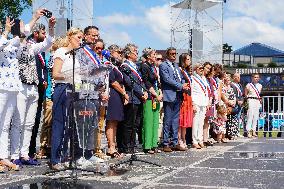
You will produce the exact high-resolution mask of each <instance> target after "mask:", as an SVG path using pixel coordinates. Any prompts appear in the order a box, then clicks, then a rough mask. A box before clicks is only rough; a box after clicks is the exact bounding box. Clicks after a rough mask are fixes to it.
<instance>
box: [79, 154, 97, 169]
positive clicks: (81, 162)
mask: <svg viewBox="0 0 284 189" xmlns="http://www.w3.org/2000/svg"><path fill="white" fill-rule="evenodd" d="M76 162H77V165H78V167H80V168H83V169H85V168H88V167H92V166H93V163H92V162H91V161H89V160H86V159H85V158H83V157H81V158H80V159H78V160H77V161H76Z"/></svg>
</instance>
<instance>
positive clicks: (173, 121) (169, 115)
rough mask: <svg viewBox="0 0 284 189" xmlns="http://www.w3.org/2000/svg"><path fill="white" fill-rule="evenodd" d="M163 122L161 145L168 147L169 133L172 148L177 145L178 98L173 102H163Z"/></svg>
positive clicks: (179, 102) (179, 100)
mask: <svg viewBox="0 0 284 189" xmlns="http://www.w3.org/2000/svg"><path fill="white" fill-rule="evenodd" d="M163 103H164V104H163V106H164V122H163V145H164V146H168V145H169V142H170V141H169V140H170V133H172V141H171V142H172V144H173V146H175V145H177V144H178V128H179V112H180V104H181V99H180V98H179V97H178V95H177V98H176V99H175V101H173V102H165V101H164V102H163Z"/></svg>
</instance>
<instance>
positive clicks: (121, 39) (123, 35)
mask: <svg viewBox="0 0 284 189" xmlns="http://www.w3.org/2000/svg"><path fill="white" fill-rule="evenodd" d="M101 36H102V39H104V41H105V43H106V45H107V46H109V45H111V44H117V45H119V46H121V47H124V46H125V45H126V44H127V43H129V42H131V37H130V35H129V34H128V33H127V32H123V31H122V32H121V31H117V30H114V29H110V30H103V31H101Z"/></svg>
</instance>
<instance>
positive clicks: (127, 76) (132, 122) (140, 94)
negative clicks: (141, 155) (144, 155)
mask: <svg viewBox="0 0 284 189" xmlns="http://www.w3.org/2000/svg"><path fill="white" fill-rule="evenodd" d="M123 53H124V56H125V58H126V60H125V61H124V62H123V64H122V65H121V69H122V70H123V82H124V87H125V91H126V93H127V95H128V96H129V101H128V102H127V104H126V105H125V106H124V121H123V123H122V125H121V126H120V127H118V130H119V131H118V132H117V134H118V136H117V145H118V150H119V152H120V153H131V152H133V150H134V148H133V147H134V146H135V139H136V132H135V131H136V129H137V128H138V127H139V125H140V120H141V114H142V109H141V108H140V105H141V103H143V102H145V101H146V100H147V98H148V93H147V92H146V91H144V90H143V88H142V86H144V87H145V85H144V84H143V80H142V77H141V73H140V71H139V68H138V66H137V65H136V63H137V58H138V51H137V46H136V45H134V44H127V45H126V47H125V49H124V50H123ZM131 79H133V80H135V82H132V81H131ZM132 89H133V96H132V95H131V90H132Z"/></svg>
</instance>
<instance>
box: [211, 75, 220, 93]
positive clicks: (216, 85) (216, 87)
mask: <svg viewBox="0 0 284 189" xmlns="http://www.w3.org/2000/svg"><path fill="white" fill-rule="evenodd" d="M211 80H212V84H213V86H214V87H215V90H217V89H218V87H219V86H218V83H217V81H216V79H214V78H213V77H212V78H211Z"/></svg>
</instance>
